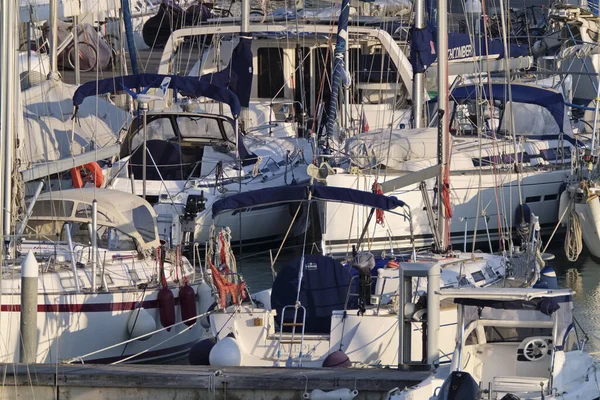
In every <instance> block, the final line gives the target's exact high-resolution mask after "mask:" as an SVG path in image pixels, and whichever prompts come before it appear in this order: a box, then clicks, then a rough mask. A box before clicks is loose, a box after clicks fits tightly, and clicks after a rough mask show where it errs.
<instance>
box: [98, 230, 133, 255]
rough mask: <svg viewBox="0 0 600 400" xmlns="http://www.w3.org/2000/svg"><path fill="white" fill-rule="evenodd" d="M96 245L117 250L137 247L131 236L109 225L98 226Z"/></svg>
mask: <svg viewBox="0 0 600 400" xmlns="http://www.w3.org/2000/svg"><path fill="white" fill-rule="evenodd" d="M98 247H101V248H104V249H108V250H119V251H128V250H136V249H137V246H136V245H135V240H134V239H133V238H132V237H131V236H129V235H127V234H125V233H123V232H121V231H119V230H118V229H115V228H113V227H109V226H101V227H99V228H98Z"/></svg>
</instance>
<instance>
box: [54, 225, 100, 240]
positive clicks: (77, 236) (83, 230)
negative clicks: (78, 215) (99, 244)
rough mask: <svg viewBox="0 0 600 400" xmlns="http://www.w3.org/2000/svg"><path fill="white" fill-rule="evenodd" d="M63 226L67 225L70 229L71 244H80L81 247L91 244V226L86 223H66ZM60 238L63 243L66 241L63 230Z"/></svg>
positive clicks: (64, 230)
mask: <svg viewBox="0 0 600 400" xmlns="http://www.w3.org/2000/svg"><path fill="white" fill-rule="evenodd" d="M65 224H69V227H70V228H71V240H72V241H73V243H80V244H83V245H89V244H91V243H92V239H91V237H90V231H91V229H92V228H91V224H89V223H87V222H66V223H65ZM60 238H61V240H62V241H63V242H66V241H67V230H66V229H65V228H64V225H63V229H62V231H61V233H60Z"/></svg>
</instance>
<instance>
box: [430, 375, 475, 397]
mask: <svg viewBox="0 0 600 400" xmlns="http://www.w3.org/2000/svg"><path fill="white" fill-rule="evenodd" d="M478 397H479V385H477V382H475V379H473V377H472V376H471V374H469V373H468V372H464V371H452V373H451V374H450V376H449V377H448V378H446V380H445V381H444V384H443V385H442V388H441V389H440V392H439V394H438V397H437V398H438V399H439V400H477V399H478Z"/></svg>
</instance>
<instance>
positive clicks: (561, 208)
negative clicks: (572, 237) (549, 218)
mask: <svg viewBox="0 0 600 400" xmlns="http://www.w3.org/2000/svg"><path fill="white" fill-rule="evenodd" d="M570 200H571V196H570V195H569V191H568V190H565V191H564V192H562V193H561V194H560V200H559V202H558V219H559V220H560V217H562V216H563V214H565V210H566V209H567V207H568V206H569V201H570ZM568 218H569V216H568V215H566V214H565V216H564V217H563V219H562V221H561V222H560V224H561V226H563V227H564V226H567V219H568Z"/></svg>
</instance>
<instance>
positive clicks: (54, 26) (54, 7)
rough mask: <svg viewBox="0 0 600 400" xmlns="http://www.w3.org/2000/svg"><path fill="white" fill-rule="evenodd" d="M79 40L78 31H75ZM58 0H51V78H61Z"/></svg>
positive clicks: (75, 39) (49, 76)
mask: <svg viewBox="0 0 600 400" xmlns="http://www.w3.org/2000/svg"><path fill="white" fill-rule="evenodd" d="M74 35H75V36H74V38H73V39H74V41H77V32H75V33H74ZM57 49H58V0H51V1H50V74H49V75H48V78H49V79H59V76H58V54H57V53H56V52H57Z"/></svg>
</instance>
